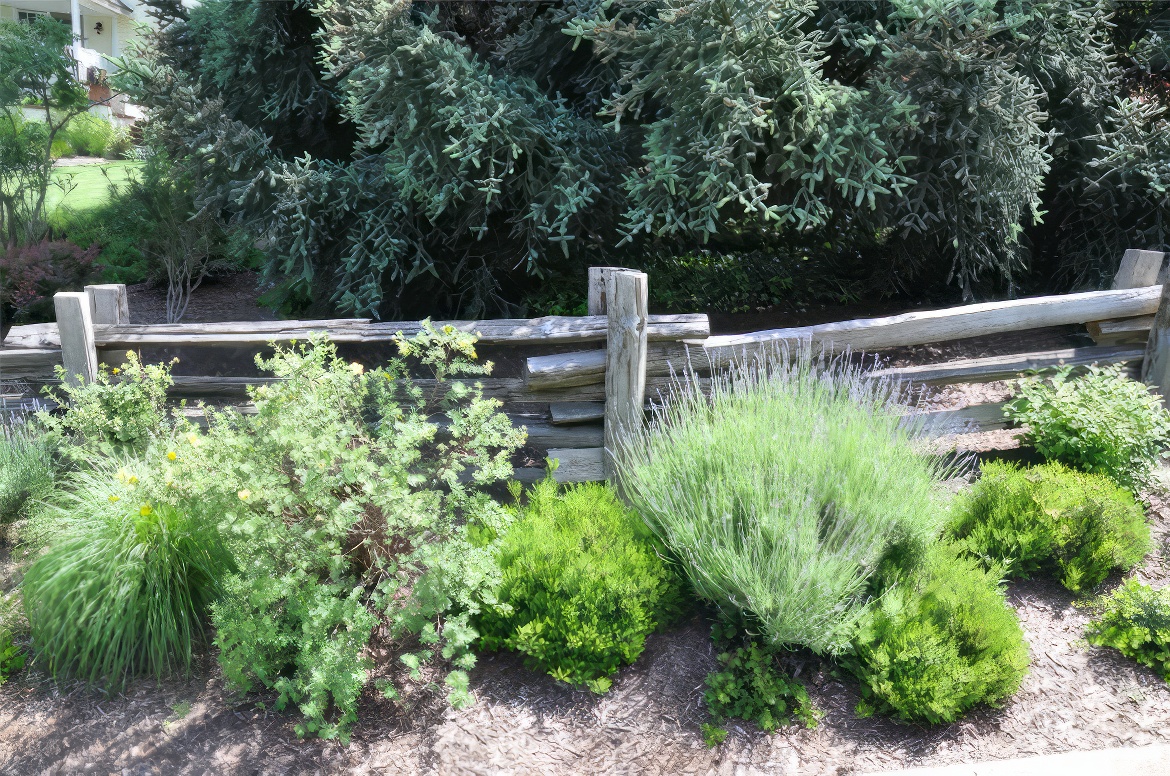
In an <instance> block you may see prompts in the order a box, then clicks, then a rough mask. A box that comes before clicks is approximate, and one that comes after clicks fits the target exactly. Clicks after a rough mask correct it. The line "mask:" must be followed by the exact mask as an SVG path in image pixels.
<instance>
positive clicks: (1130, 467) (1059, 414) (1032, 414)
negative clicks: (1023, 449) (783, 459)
mask: <svg viewBox="0 0 1170 776" xmlns="http://www.w3.org/2000/svg"><path fill="white" fill-rule="evenodd" d="M1071 371H1072V367H1064V368H1062V369H1060V370H1058V371H1057V373H1056V374H1055V375H1054V376H1052V377H1051V378H1050V379H1048V380H1045V379H1042V378H1039V377H1030V378H1026V379H1023V380H1021V381H1020V384H1019V388H1018V390H1017V393H1016V397H1015V398H1014V399H1012V401H1010V402H1008V404H1007V407H1006V412H1007V415H1008V417H1009V418H1011V419H1012V420H1014V421H1016V422H1017V423H1022V424H1024V425H1025V430H1024V433H1023V435H1022V438H1023V440H1024V441H1025V442H1026V443H1027V444H1029V445H1032V446H1033V447H1035V448H1036V450H1037V451H1039V453H1040V454H1041V455H1043V456H1044V457H1045V458H1047V459H1048V460H1050V461H1060V462H1062V463H1066V464H1068V465H1069V466H1073V467H1075V468H1077V469H1082V470H1084V471H1087V472H1094V473H1097V474H1104V475H1105V476H1107V477H1109V478H1111V479H1113V480H1114V481H1115V482H1117V484H1119V485H1121V486H1123V487H1126V488H1129V489H1130V490H1134V491H1136V490H1138V489H1139V488H1141V487H1143V486H1145V485H1147V484H1149V482H1150V478H1151V476H1152V473H1153V470H1154V467H1155V466H1156V465H1157V463H1158V461H1159V460H1160V459H1161V458H1162V456H1163V451H1164V450H1165V448H1166V445H1167V443H1168V442H1170V412H1168V411H1167V410H1166V409H1165V408H1164V407H1162V403H1161V400H1160V399H1159V398H1158V397H1157V396H1154V395H1153V394H1151V393H1150V391H1149V389H1148V388H1147V387H1146V386H1145V385H1144V384H1142V383H1140V382H1137V381H1136V380H1131V379H1129V378H1128V377H1126V376H1125V375H1123V374H1122V373H1121V365H1119V364H1118V365H1114V366H1107V367H1098V366H1096V365H1094V366H1091V367H1089V371H1088V373H1087V374H1084V375H1082V376H1080V377H1076V378H1072V377H1071Z"/></svg>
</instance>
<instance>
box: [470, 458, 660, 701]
mask: <svg viewBox="0 0 1170 776" xmlns="http://www.w3.org/2000/svg"><path fill="white" fill-rule="evenodd" d="M652 540H653V535H652V534H651V533H650V530H649V529H648V528H647V527H646V525H645V523H643V522H642V520H641V519H640V518H639V517H638V516H637V515H636V514H634V513H633V512H631V511H630V510H629V509H628V508H627V507H626V506H625V505H623V504H622V503H621V502H620V501H619V500H618V498H617V494H615V493H614V491H613V490H612V489H611V488H609V487H608V486H606V485H600V484H594V483H589V484H582V485H577V486H572V487H569V488H566V489H565V490H564V491H563V492H561V491H560V489H559V488H558V486H557V484H556V482H555V481H553V480H552V478H551V477H550V478H548V479H546V480H544V481H543V482H540V483H538V484H537V485H536V487H535V488H533V489H532V491H531V492H530V494H529V497H528V501H527V503H526V504H524V506H523V507H521V509H520V516H519V518H518V519H517V521H516V522H515V523H514V524H513V525H512V527H511V528H509V529H508V533H507V535H506V536H505V537H504V541H503V544H502V546H501V548H500V556H499V563H500V571H501V574H502V578H503V583H502V584H501V585H500V589H499V592H498V593H497V596H498V599H499V604H498V605H497V606H494V607H490V608H487V609H485V610H484V612H483V614H482V615H481V616H480V619H479V625H480V631H481V637H480V638H481V644H482V645H483V646H484V647H486V648H488V649H499V648H507V649H514V650H516V651H518V652H522V653H523V654H525V655H527V656H528V657H529V658H531V659H532V661H533V662H534V663H535V664H536V665H537V666H539V667H540V668H542V669H543V670H545V671H548V672H549V674H551V675H552V676H553V677H554V678H556V679H559V680H561V681H564V682H569V683H571V684H584V685H586V686H588V687H589V688H590V689H591V690H593V691H594V692H605V691H606V690H608V689H609V686H610V679H609V677H610V675H612V674H613V673H615V672H616V671H617V670H618V669H619V668H620V667H621V666H623V665H628V664H630V663H633V662H634V661H635V660H636V659H637V658H638V656H639V655H640V654H642V649H643V648H644V646H645V641H646V636H647V635H648V634H649V633H651V632H652V631H653V630H654V629H655V628H656V627H658V626H659V625H660V624H662V623H664V622H665V621H666V620H668V619H669V618H670V617H671V616H672V615H673V614H674V613H676V612H677V610H678V608H679V607H680V605H681V595H680V591H679V587H680V582H681V580H680V579H679V578H678V576H677V575H676V574H675V572H674V570H673V569H672V568H670V567H669V566H668V565H667V564H666V562H664V561H663V560H662V558H661V557H659V555H658V553H657V551H656V549H655V546H654V544H653V541H652Z"/></svg>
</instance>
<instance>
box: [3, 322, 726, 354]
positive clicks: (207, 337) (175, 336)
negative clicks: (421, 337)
mask: <svg viewBox="0 0 1170 776" xmlns="http://www.w3.org/2000/svg"><path fill="white" fill-rule="evenodd" d="M257 324H261V325H257ZM435 325H436V326H447V325H450V326H453V327H455V328H456V329H459V330H460V331H466V332H474V333H478V334H479V335H480V341H481V342H484V343H509V344H524V343H542V344H556V343H566V342H589V341H592V340H604V339H605V337H606V333H607V330H608V325H609V324H608V321H607V319H606V317H605V316H603V315H592V316H578V317H565V316H549V317H545V318H533V319H531V320H524V319H506V318H501V319H498V320H487V321H437V322H436V323H435ZM420 330H421V326H420V324H419V323H417V322H413V321H403V322H395V323H365V322H362V321H356V320H353V321H351V320H344V321H266V322H231V323H173V324H154V325H149V326H147V325H122V326H109V325H103V326H98V327H96V329H95V340H96V343H97V346H98V347H100V348H114V347H135V346H139V345H171V346H182V345H211V346H215V345H218V346H234V345H264V344H267V343H268V342H289V341H291V340H305V339H307V338H308V337H309V335H310V334H314V333H321V334H325V335H327V336H329V338H330V339H332V340H333V341H335V342H388V341H390V340H392V339H393V338H394V336H395V335H396V334H397V333H398V332H402V333H403V334H404V335H406V336H411V335H413V334H417V333H418V332H419V331H420ZM710 332H711V326H710V323H709V321H708V320H707V316H706V315H705V314H687V315H655V316H651V317H650V320H649V323H648V326H647V337H648V338H649V339H650V340H655V341H661V340H680V339H702V338H705V337H706V336H708V335H709V334H710ZM9 336H10V337H11V334H10V335H9Z"/></svg>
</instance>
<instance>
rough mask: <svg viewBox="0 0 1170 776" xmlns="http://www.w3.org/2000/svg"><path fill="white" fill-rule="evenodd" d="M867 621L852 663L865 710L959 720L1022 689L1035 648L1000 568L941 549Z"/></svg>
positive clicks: (935, 549)
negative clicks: (1009, 596)
mask: <svg viewBox="0 0 1170 776" xmlns="http://www.w3.org/2000/svg"><path fill="white" fill-rule="evenodd" d="M899 577H900V579H898V581H897V582H895V583H894V584H893V586H892V587H891V588H890V589H888V590H886V591H885V593H884V595H882V596H881V598H880V599H879V600H878V602H877V605H876V606H875V607H874V608H873V610H872V611H871V612H869V613H868V615H867V616H866V617H865V619H864V621H863V623H862V625H861V628H860V630H859V631H858V634H857V637H856V639H855V640H854V646H853V652H852V654H851V655H849V656H848V657H847V658H846V660H845V663H846V665H847V666H848V667H849V668H850V669H851V670H852V671H853V673H854V674H855V675H856V676H857V678H858V680H859V681H860V682H861V692H862V698H863V701H862V704H861V705H860V706H859V712H861V713H868V712H870V711H879V712H882V713H888V714H892V715H894V716H895V717H897V718H899V719H903V720H907V721H915V722H929V723H940V722H953V721H954V720H955V719H958V718H959V717H960V716H961V715H962V714H963V713H964V712H966V711H967V710H968V709H970V708H971V707H973V706H975V705H976V704H978V703H988V704H994V703H996V702H998V701H999V700H1001V699H1003V698H1006V697H1007V696H1009V695H1011V694H1012V693H1013V692H1015V691H1016V688H1017V687H1019V684H1020V681H1021V680H1022V679H1023V677H1024V675H1025V674H1026V673H1027V668H1028V648H1027V645H1026V644H1025V642H1024V634H1023V630H1022V629H1021V628H1020V623H1019V621H1018V619H1017V618H1016V613H1015V611H1014V610H1013V609H1012V608H1011V606H1009V605H1008V603H1007V602H1006V601H1005V600H1004V597H1003V593H1002V592H1001V590H1000V588H999V578H998V575H997V574H996V573H995V571H991V572H988V571H986V570H984V569H983V568H981V567H980V565H979V563H978V561H975V560H973V559H968V558H964V557H961V556H960V555H959V553H958V550H957V548H955V547H952V546H950V545H947V544H945V543H944V544H938V545H935V546H934V547H933V548H931V550H930V551H929V552H928V554H927V557H926V561H925V563H924V564H922V565H921V566H920V567H919V568H918V569H917V570H915V571H913V572H910V573H909V574H900V575H899Z"/></svg>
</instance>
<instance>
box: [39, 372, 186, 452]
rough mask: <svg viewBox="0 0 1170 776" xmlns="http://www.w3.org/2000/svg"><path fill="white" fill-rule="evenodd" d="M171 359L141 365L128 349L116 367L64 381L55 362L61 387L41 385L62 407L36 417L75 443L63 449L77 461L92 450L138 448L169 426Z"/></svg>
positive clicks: (139, 449)
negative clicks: (58, 411)
mask: <svg viewBox="0 0 1170 776" xmlns="http://www.w3.org/2000/svg"><path fill="white" fill-rule="evenodd" d="M175 363H176V362H175V361H172V362H171V363H170V364H143V363H142V362H141V361H140V360H139V358H138V355H137V354H136V353H135V352H134V351H132V350H130V351H126V360H125V362H124V363H123V364H122V365H121V366H116V367H113V368H110V367H109V366H108V365H106V364H102V365H101V366H100V367H99V369H98V373H97V376H96V379H94V380H93V381H91V382H89V383H85V384H83V385H70V384H69V383H68V382H65V370H64V369H63V368H62V367H60V366H58V367H56V373H57V377H58V379H60V380H61V381H62V382H61V385H60V387H57V388H52V387H46V388H45V391H44V392H45V395H46V396H47V397H48V398H50V399H52V400H53V401H54V402H55V403H57V404H59V405H61V406H62V407H64V408H65V412H64V414H62V415H55V414H53V413H50V412H40V413H38V414H37V419H38V421H39V422H40V423H42V424H43V425H44V426H45V427H46V428H47V429H49V430H50V431H51V432H53V433H55V434H59V435H62V436H64V437H67V438H69V439H70V440H71V441H72V442H74V443H75V444H74V445H71V446H65V447H64V448H62V449H63V451H64V452H65V453H66V455H69V454H72V455H73V456H74V457H76V458H79V459H80V461H81V462H82V463H84V462H85V461H86V460H88V459H89V458H90V456H91V455H92V453H93V452H94V451H101V452H103V453H105V454H107V455H117V454H124V453H133V452H140V451H142V450H143V449H145V447H146V445H148V444H149V443H150V441H151V440H152V439H154V438H155V437H157V436H159V435H162V434H165V433H166V432H168V431H169V430H170V429H171V428H172V427H173V422H172V419H171V416H170V414H169V413H168V411H167V407H166V399H167V389H168V388H170V387H171V386H172V385H174V379H173V378H172V377H171V368H172V367H173V366H174V364H175Z"/></svg>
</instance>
